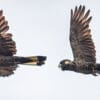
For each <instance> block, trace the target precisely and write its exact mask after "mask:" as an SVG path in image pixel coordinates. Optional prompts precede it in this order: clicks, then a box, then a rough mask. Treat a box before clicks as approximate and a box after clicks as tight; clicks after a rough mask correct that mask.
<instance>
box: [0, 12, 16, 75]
mask: <svg viewBox="0 0 100 100" xmlns="http://www.w3.org/2000/svg"><path fill="white" fill-rule="evenodd" d="M8 30H9V26H8V22H7V21H6V20H5V16H3V11H2V10H0V57H1V58H2V56H4V57H6V56H13V55H14V54H15V53H16V44H15V42H14V41H13V40H12V34H9V33H6V32H7V31H8ZM16 67H17V66H16V65H13V66H10V65H9V66H8V65H7V66H3V67H2V66H0V76H9V75H11V74H13V73H14V72H13V71H14V70H15V69H16Z"/></svg>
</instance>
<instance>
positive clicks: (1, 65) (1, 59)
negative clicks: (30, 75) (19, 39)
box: [0, 10, 46, 76]
mask: <svg viewBox="0 0 100 100" xmlns="http://www.w3.org/2000/svg"><path fill="white" fill-rule="evenodd" d="M8 30H9V26H8V22H7V21H6V20H5V16H3V11H2V10H0V76H9V75H11V74H13V73H14V70H15V69H16V68H17V67H18V64H26V65H39V66H40V65H42V64H44V63H45V62H44V61H45V60H46V57H45V56H31V57H20V56H14V54H16V43H15V42H14V41H13V39H12V34H10V33H7V31H8Z"/></svg>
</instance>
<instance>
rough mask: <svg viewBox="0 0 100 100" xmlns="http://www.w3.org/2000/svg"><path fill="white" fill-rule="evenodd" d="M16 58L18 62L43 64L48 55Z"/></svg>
mask: <svg viewBox="0 0 100 100" xmlns="http://www.w3.org/2000/svg"><path fill="white" fill-rule="evenodd" d="M15 60H16V62H18V64H24V65H38V66H41V65H43V64H45V60H46V56H30V57H17V58H16V59H15Z"/></svg>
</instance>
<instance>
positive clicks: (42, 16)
mask: <svg viewBox="0 0 100 100" xmlns="http://www.w3.org/2000/svg"><path fill="white" fill-rule="evenodd" d="M80 4H84V5H86V8H87V9H88V8H89V9H91V15H92V16H93V19H92V22H91V29H92V32H93V33H94V34H93V40H94V42H95V45H96V50H97V53H96V54H97V62H100V45H99V44H100V42H99V41H100V38H99V37H100V34H99V33H100V27H99V26H100V22H99V21H100V3H99V1H98V0H0V8H1V9H3V10H4V15H5V16H6V19H7V20H8V21H9V25H10V30H9V32H11V33H12V34H13V35H14V36H13V39H14V40H15V41H16V43H17V50H18V52H17V55H19V56H28V55H29V56H30V55H46V56H47V57H48V60H47V61H46V64H45V65H44V66H42V67H37V66H35V67H34V66H22V65H19V68H18V69H17V70H16V71H15V74H14V75H12V76H10V77H7V78H2V77H1V78H0V100H100V76H98V77H94V76H92V75H88V76H87V75H83V74H79V73H75V72H69V71H65V72H62V71H61V70H60V69H59V68H58V64H59V62H60V61H61V60H62V59H65V58H69V59H73V57H72V51H71V48H70V45H69V23H70V22H69V21H70V9H71V8H74V7H75V6H76V5H80Z"/></svg>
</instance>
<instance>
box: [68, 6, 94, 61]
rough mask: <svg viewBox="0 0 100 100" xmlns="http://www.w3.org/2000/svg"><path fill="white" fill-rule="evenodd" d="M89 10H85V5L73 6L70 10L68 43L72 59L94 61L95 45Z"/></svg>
mask: <svg viewBox="0 0 100 100" xmlns="http://www.w3.org/2000/svg"><path fill="white" fill-rule="evenodd" d="M89 13H90V10H88V11H87V12H85V6H79V8H78V7H75V10H74V11H73V10H71V22H70V43H71V47H72V51H73V56H74V61H78V60H82V61H85V62H92V63H95V61H96V58H95V46H94V43H93V41H92V38H91V30H90V28H89V23H90V21H91V18H92V17H89Z"/></svg>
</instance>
